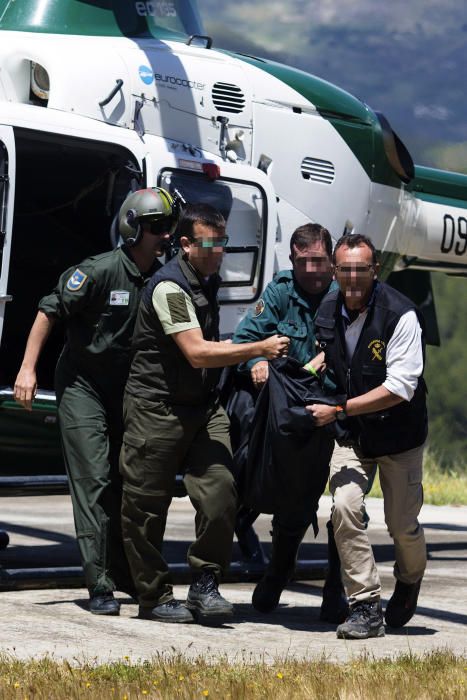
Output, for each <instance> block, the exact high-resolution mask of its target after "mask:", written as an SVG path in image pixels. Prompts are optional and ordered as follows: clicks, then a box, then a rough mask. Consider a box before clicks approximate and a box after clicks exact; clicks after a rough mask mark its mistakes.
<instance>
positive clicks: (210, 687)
mask: <svg viewBox="0 0 467 700" xmlns="http://www.w3.org/2000/svg"><path fill="white" fill-rule="evenodd" d="M466 688H467V657H464V656H462V657H456V656H455V655H454V654H452V653H451V652H449V651H433V652H431V653H430V654H427V655H425V656H424V657H421V658H420V657H417V656H415V655H413V654H411V653H408V654H405V655H402V656H399V657H397V658H394V659H391V658H386V659H380V660H375V659H374V658H372V657H370V656H368V655H363V656H361V657H359V658H355V659H353V660H352V661H349V662H347V663H344V664H335V663H332V662H331V661H329V659H327V658H321V659H316V660H314V661H294V660H290V659H282V660H275V661H274V662H273V663H270V664H269V663H265V662H262V663H252V664H248V663H246V662H237V663H233V664H229V663H228V661H227V660H224V659H219V660H215V661H212V662H211V663H209V662H208V661H206V660H205V659H204V658H197V659H195V660H187V659H185V658H184V657H182V656H174V657H168V656H167V657H165V658H164V657H159V658H157V657H156V658H155V659H154V660H153V661H148V662H144V663H136V664H133V663H132V662H130V660H129V658H128V657H125V659H123V660H122V661H121V662H119V663H113V664H106V665H102V666H95V665H93V664H92V663H90V664H83V665H80V666H73V667H72V666H70V664H68V663H67V662H60V663H59V662H56V661H54V660H53V659H51V658H50V657H46V658H44V659H42V660H39V661H25V662H23V661H19V660H15V659H13V658H10V657H6V656H4V657H0V697H1V698H2V700H9V699H10V698H15V699H17V698H31V699H32V698H34V700H45V699H46V698H47V700H55V699H58V698H60V699H62V698H87V699H89V700H96V699H99V700H101V699H102V698H118V699H119V700H132V699H133V698H157V699H158V700H159V699H161V700H173V699H174V698H181V699H187V700H188V699H189V698H200V699H201V700H202V699H203V698H213V699H214V698H215V699H216V700H219V699H227V698H229V699H232V700H236V699H237V698H238V699H245V700H246V699H251V700H260V699H262V698H264V699H268V700H269V698H275V700H276V699H277V700H282V699H284V700H285V698H287V699H288V698H297V699H300V698H303V699H305V698H306V700H314V699H316V700H327V699H334V698H335V699H336V700H338V699H340V698H347V699H348V700H352V699H354V698H358V699H362V700H363V699H365V700H373V699H374V700H392V699H393V698H404V700H418V699H420V700H421V699H422V698H423V699H424V700H425V698H438V699H439V700H442V699H444V698H446V699H447V698H449V699H450V700H451V699H452V700H461V698H465V697H466Z"/></svg>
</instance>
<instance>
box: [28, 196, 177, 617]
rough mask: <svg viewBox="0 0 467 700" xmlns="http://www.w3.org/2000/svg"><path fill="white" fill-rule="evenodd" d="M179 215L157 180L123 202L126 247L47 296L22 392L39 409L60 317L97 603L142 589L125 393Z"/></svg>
mask: <svg viewBox="0 0 467 700" xmlns="http://www.w3.org/2000/svg"><path fill="white" fill-rule="evenodd" d="M175 224H176V216H175V212H174V207H173V200H172V198H171V196H170V195H169V194H168V193H167V192H165V191H164V190H160V189H158V188H154V189H147V190H139V191H137V192H134V193H132V194H131V195H130V196H129V197H127V199H126V200H125V202H124V203H123V205H122V207H121V210H120V219H119V230H120V234H121V236H122V238H123V240H124V241H125V244H124V245H123V246H122V247H121V248H117V249H115V250H113V251H109V252H107V253H103V254H101V255H96V256H93V257H90V258H87V259H86V260H84V261H83V262H82V263H80V264H79V265H78V267H73V268H70V269H68V270H66V271H65V272H64V273H63V274H62V276H61V277H60V279H59V281H58V283H57V285H56V287H55V289H54V290H53V292H52V293H51V294H49V295H48V296H46V297H44V298H43V299H41V301H40V302H39V311H38V314H37V317H36V320H35V322H34V325H33V327H32V329H31V332H30V335H29V339H28V343H27V346H26V352H25V356H24V360H23V363H22V366H21V369H20V371H19V374H18V377H17V379H16V383H15V399H16V400H17V401H18V402H19V403H21V404H22V405H23V406H24V407H25V408H26V409H29V410H31V404H32V400H33V399H34V396H35V393H36V390H37V379H36V365H37V362H38V359H39V356H40V354H41V351H42V349H43V347H44V344H45V342H46V340H47V338H48V336H49V334H50V331H51V330H52V327H53V326H54V325H55V323H56V322H57V321H62V322H63V324H64V325H65V329H66V343H65V347H64V348H63V351H62V354H61V355H60V358H59V360H58V364H57V368H56V374H55V387H56V394H57V405H58V417H59V422H60V431H61V438H62V447H63V453H64V458H65V465H66V469H67V474H68V479H69V486H70V493H71V498H72V503H73V513H74V519H75V527H76V534H77V538H78V544H79V548H80V553H81V558H82V562H83V568H84V575H85V580H86V585H87V587H88V590H89V595H90V598H91V600H90V610H91V612H93V613H95V614H99V615H118V614H119V608H120V606H119V603H118V601H117V600H115V598H114V597H113V591H114V590H121V591H126V592H133V589H134V586H133V582H132V579H131V575H130V572H129V569H128V564H127V561H126V557H125V554H124V550H123V545H122V536H121V522H120V507H121V479H120V476H119V473H118V457H119V452H120V446H121V442H122V433H123V426H122V397H123V389H124V386H125V381H126V378H127V375H128V369H129V354H130V353H129V351H130V344H131V339H132V335H133V329H134V325H135V319H136V314H137V310H138V305H139V300H140V296H141V292H142V290H143V288H144V286H145V283H146V282H147V281H148V279H149V278H150V277H151V276H152V274H153V273H154V272H155V271H156V270H157V269H158V268H159V267H160V266H161V264H160V263H159V261H158V260H157V257H159V256H161V255H163V254H164V252H165V247H166V244H167V241H168V238H169V235H170V233H171V231H172V229H173V228H174V227H175Z"/></svg>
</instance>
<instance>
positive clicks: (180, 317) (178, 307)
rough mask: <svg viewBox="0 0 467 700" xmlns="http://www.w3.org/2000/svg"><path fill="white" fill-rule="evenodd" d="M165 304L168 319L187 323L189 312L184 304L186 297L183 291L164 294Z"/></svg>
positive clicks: (173, 321)
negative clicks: (167, 309)
mask: <svg viewBox="0 0 467 700" xmlns="http://www.w3.org/2000/svg"><path fill="white" fill-rule="evenodd" d="M166 298H167V306H168V307H169V313H170V320H171V322H172V323H173V324H175V323H189V322H190V320H191V319H190V314H189V312H188V307H187V305H186V299H185V295H184V293H183V292H169V293H168V294H167V295H166Z"/></svg>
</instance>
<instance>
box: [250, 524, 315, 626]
mask: <svg viewBox="0 0 467 700" xmlns="http://www.w3.org/2000/svg"><path fill="white" fill-rule="evenodd" d="M305 532H306V530H303V531H301V532H299V533H295V534H289V533H288V532H285V531H284V530H281V529H280V528H278V527H274V528H273V530H272V550H271V560H270V562H269V565H268V568H267V569H266V573H265V574H264V576H263V578H262V579H261V580H260V581H259V583H258V584H257V585H256V588H255V590H254V591H253V596H252V598H251V603H252V605H253V607H254V609H255V610H258V612H261V613H269V612H272V611H273V610H275V609H276V608H277V606H278V605H279V601H280V598H281V594H282V591H283V590H284V588H285V587H286V585H287V584H288V583H289V581H290V579H291V578H292V576H293V573H294V570H295V562H296V560H297V553H298V548H299V547H300V543H301V541H302V539H303V536H304V534H305Z"/></svg>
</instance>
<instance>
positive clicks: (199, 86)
mask: <svg viewBox="0 0 467 700" xmlns="http://www.w3.org/2000/svg"><path fill="white" fill-rule="evenodd" d="M154 77H155V79H156V80H157V81H158V82H159V83H166V84H167V87H168V86H170V85H174V86H180V87H187V88H191V89H192V90H204V88H205V84H204V83H197V82H196V80H186V78H177V77H176V76H175V75H161V74H160V73H154Z"/></svg>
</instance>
